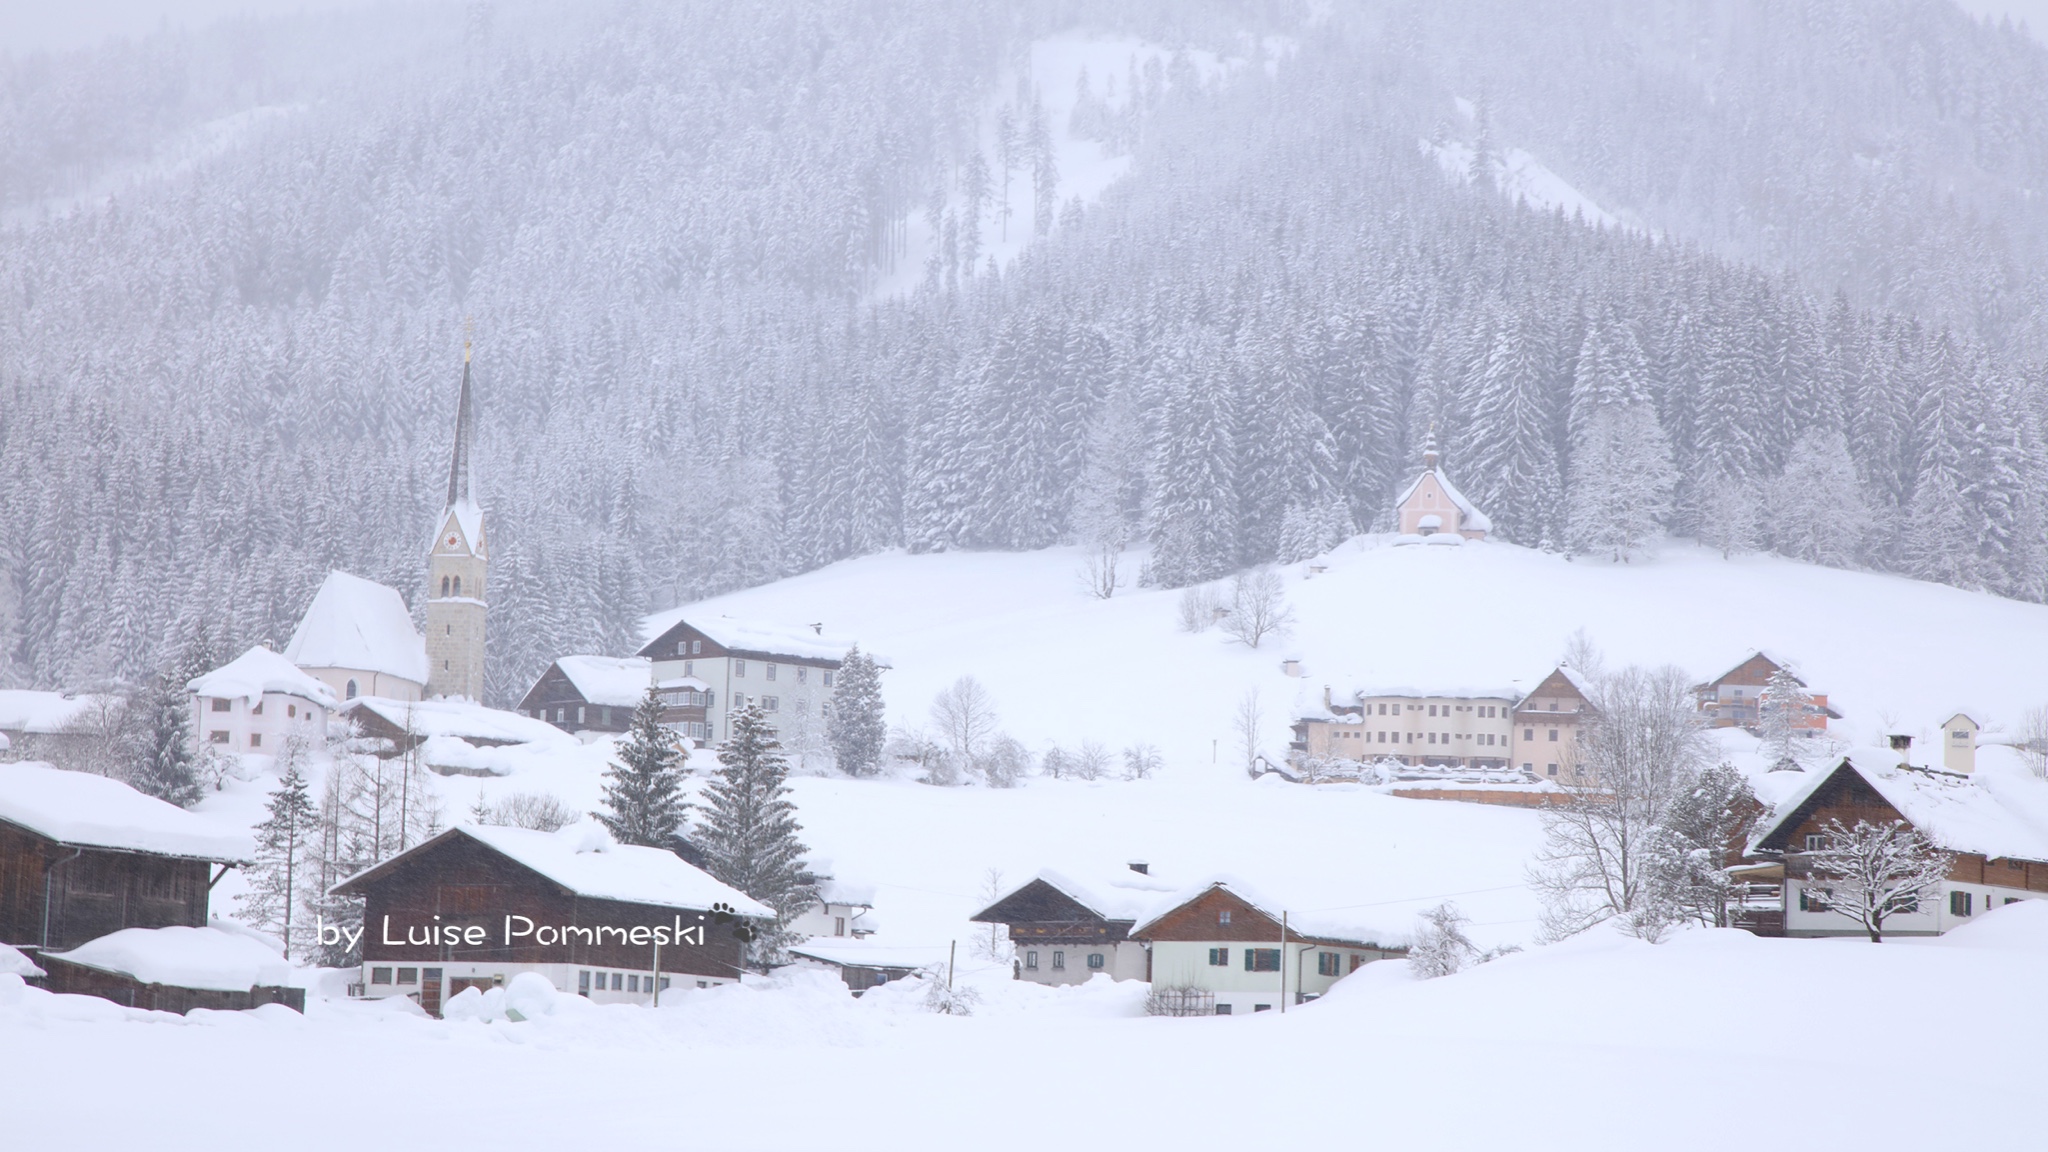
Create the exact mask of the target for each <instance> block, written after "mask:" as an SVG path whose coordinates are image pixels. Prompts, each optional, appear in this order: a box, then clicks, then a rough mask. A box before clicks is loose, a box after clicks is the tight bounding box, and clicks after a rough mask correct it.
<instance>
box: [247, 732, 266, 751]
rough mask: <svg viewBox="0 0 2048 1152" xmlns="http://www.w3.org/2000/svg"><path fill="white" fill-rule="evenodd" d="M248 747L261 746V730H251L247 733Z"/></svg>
mask: <svg viewBox="0 0 2048 1152" xmlns="http://www.w3.org/2000/svg"><path fill="white" fill-rule="evenodd" d="M249 747H251V748H261V747H263V733H261V732H251V733H249Z"/></svg>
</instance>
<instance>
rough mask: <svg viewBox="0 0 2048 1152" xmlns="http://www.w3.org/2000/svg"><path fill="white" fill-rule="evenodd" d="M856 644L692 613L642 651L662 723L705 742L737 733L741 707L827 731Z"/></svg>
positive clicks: (820, 633)
mask: <svg viewBox="0 0 2048 1152" xmlns="http://www.w3.org/2000/svg"><path fill="white" fill-rule="evenodd" d="M852 649H853V640H852V639H851V638H848V637H844V636H835V635H833V634H831V633H829V632H826V631H825V629H824V626H823V625H813V626H810V627H798V628H792V627H788V626H784V625H778V624H770V623H765V622H762V621H757V620H736V619H734V618H732V617H730V616H713V615H691V616H689V617H685V618H678V619H676V620H674V621H672V622H671V623H670V624H669V625H668V626H667V627H665V628H663V629H662V630H661V632H660V633H659V634H657V635H656V636H655V637H654V639H652V640H650V641H648V642H647V645H646V646H645V647H643V648H641V649H640V652H639V655H641V656H642V657H645V658H646V659H648V660H650V661H652V662H653V675H654V687H655V688H656V690H657V691H659V692H660V693H661V694H662V703H663V704H664V709H663V712H662V723H664V724H666V725H668V726H669V727H671V728H674V729H676V730H677V731H678V732H680V733H681V734H682V735H683V736H684V737H686V738H688V739H690V740H693V741H695V742H696V743H698V744H699V745H708V744H717V743H719V742H721V741H723V740H724V739H725V738H726V737H727V736H728V735H729V734H730V722H731V721H730V718H731V715H732V713H733V711H734V710H736V709H738V708H741V707H744V706H746V705H748V704H758V705H759V706H760V707H761V710H762V711H764V712H766V713H768V715H769V720H770V721H771V722H772V723H773V724H774V725H775V726H776V728H777V729H779V730H781V731H783V732H784V733H785V743H787V742H788V735H789V734H790V733H792V732H793V731H796V730H802V729H813V730H816V731H819V732H822V731H823V729H824V721H825V719H826V717H827V715H828V713H829V701H830V697H831V695H832V687H833V678H834V677H835V676H836V675H837V674H838V672H839V665H840V663H841V662H842V661H844V660H845V659H846V654H847V653H848V652H850V651H852Z"/></svg>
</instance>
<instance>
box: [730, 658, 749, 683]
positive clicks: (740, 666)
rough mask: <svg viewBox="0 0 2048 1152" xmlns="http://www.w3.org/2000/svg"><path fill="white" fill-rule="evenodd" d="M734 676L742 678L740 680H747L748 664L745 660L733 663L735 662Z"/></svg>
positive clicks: (733, 666) (733, 665) (733, 664)
mask: <svg viewBox="0 0 2048 1152" xmlns="http://www.w3.org/2000/svg"><path fill="white" fill-rule="evenodd" d="M732 674H733V675H735V676H737V677H739V678H740V679H742V680H744V679H746V678H747V662H746V661H745V660H735V661H733V662H732Z"/></svg>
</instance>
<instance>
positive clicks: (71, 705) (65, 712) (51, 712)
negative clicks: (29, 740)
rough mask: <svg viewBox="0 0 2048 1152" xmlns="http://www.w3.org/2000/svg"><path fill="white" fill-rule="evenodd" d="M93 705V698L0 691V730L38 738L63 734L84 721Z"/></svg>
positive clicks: (29, 691)
mask: <svg viewBox="0 0 2048 1152" xmlns="http://www.w3.org/2000/svg"><path fill="white" fill-rule="evenodd" d="M96 702H97V698H96V697H93V696H73V695H70V694H69V693H65V692H36V691H32V690H30V689H26V688H0V728H4V729H7V730H9V731H14V732H32V733H35V734H37V735H49V734H51V733H55V732H62V731H63V730H64V729H65V728H67V727H69V726H70V725H71V724H73V723H74V722H76V721H78V720H80V719H83V718H84V717H85V716H86V714H87V713H89V712H90V711H91V710H92V708H93V706H94V704H95V703H96Z"/></svg>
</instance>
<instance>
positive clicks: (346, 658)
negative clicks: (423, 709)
mask: <svg viewBox="0 0 2048 1152" xmlns="http://www.w3.org/2000/svg"><path fill="white" fill-rule="evenodd" d="M284 658H285V659H287V660H289V661H291V662H292V663H293V664H296V665H298V666H299V667H300V668H303V669H305V671H306V672H307V674H309V675H311V676H312V677H314V678H315V679H317V680H319V681H320V682H321V683H323V684H325V685H327V687H328V690H329V691H331V692H332V693H333V694H334V695H335V697H336V698H337V699H340V700H353V699H355V698H356V697H358V696H381V697H384V698H385V699H388V700H418V699H419V698H420V697H421V696H422V695H423V694H424V693H425V691H426V686H427V645H426V641H425V640H423V639H422V638H421V637H420V634H419V633H418V632H417V631H415V630H414V628H413V626H412V612H411V610H410V609H408V608H407V607H406V606H405V598H404V597H403V596H400V595H399V594H398V590H397V589H395V588H387V587H385V586H384V585H382V584H378V583H376V582H374V581H370V580H365V579H363V578H362V577H360V576H351V575H349V574H348V573H346V572H329V573H328V574H327V579H326V580H325V581H323V582H322V583H321V585H320V591H318V592H316V593H314V595H313V602H312V603H311V604H309V605H307V607H306V614H305V615H304V616H303V617H301V618H300V619H299V626H298V628H297V629H295V630H294V631H293V632H292V639H291V643H289V644H286V645H285V647H284Z"/></svg>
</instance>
